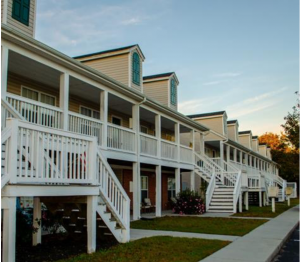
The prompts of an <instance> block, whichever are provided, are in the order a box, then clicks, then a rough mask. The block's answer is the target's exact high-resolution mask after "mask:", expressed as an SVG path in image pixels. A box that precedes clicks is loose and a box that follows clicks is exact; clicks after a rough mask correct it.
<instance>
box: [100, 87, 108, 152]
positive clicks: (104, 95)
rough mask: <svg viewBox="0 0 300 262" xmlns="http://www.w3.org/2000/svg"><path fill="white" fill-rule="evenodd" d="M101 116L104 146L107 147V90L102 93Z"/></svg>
mask: <svg viewBox="0 0 300 262" xmlns="http://www.w3.org/2000/svg"><path fill="white" fill-rule="evenodd" d="M100 117H101V120H102V121H103V127H102V128H103V129H102V146H103V147H104V148H107V123H108V92H107V91H105V90H104V91H101V93H100Z"/></svg>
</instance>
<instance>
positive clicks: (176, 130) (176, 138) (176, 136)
mask: <svg viewBox="0 0 300 262" xmlns="http://www.w3.org/2000/svg"><path fill="white" fill-rule="evenodd" d="M175 142H176V144H177V162H179V161H180V124H179V123H175Z"/></svg>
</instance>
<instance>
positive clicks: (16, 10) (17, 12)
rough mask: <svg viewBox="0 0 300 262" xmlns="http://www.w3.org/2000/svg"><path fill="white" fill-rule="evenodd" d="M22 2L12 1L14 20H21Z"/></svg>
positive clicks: (19, 0)
mask: <svg viewBox="0 0 300 262" xmlns="http://www.w3.org/2000/svg"><path fill="white" fill-rule="evenodd" d="M21 12H22V0H14V2H13V11H12V16H13V18H16V19H21Z"/></svg>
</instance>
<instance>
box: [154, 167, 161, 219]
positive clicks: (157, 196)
mask: <svg viewBox="0 0 300 262" xmlns="http://www.w3.org/2000/svg"><path fill="white" fill-rule="evenodd" d="M155 174H156V194H155V213H156V214H155V215H156V216H157V217H160V216H161V166H156V167H155Z"/></svg>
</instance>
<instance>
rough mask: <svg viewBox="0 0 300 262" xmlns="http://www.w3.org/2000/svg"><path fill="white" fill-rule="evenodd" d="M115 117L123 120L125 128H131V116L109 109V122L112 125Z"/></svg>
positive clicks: (122, 123)
mask: <svg viewBox="0 0 300 262" xmlns="http://www.w3.org/2000/svg"><path fill="white" fill-rule="evenodd" d="M113 116H116V117H119V118H121V119H122V120H121V126H123V127H127V128H130V118H131V117H130V116H129V115H126V114H122V113H121V112H119V111H115V110H112V109H110V108H109V109H108V122H110V123H112V117H113Z"/></svg>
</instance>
